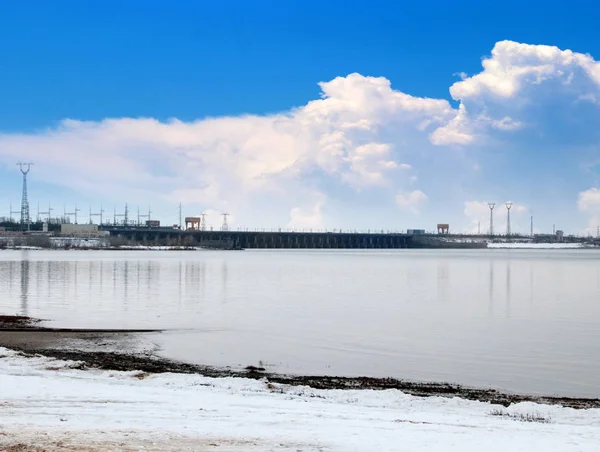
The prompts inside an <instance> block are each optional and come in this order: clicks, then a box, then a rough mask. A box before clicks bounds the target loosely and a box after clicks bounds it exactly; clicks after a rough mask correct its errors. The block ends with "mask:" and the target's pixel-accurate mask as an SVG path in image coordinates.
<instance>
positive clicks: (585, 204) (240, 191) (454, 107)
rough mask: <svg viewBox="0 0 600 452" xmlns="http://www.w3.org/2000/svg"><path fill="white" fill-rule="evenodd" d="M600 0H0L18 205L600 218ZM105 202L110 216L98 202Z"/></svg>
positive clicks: (390, 224)
mask: <svg viewBox="0 0 600 452" xmlns="http://www.w3.org/2000/svg"><path fill="white" fill-rule="evenodd" d="M599 19H600V8H598V7H597V6H595V4H594V3H593V2H591V1H578V2H571V3H570V4H568V6H566V4H565V3H564V2H557V1H545V2H536V1H533V2H514V1H506V2H503V3H502V5H501V6H499V5H497V4H492V3H488V2H476V1H456V2H442V1H430V2H395V1H383V0H379V1H378V0H374V1H369V2H366V1H352V0H346V1H341V0H329V1H327V2H316V1H312V0H303V1H293V0H289V1H286V2H281V1H267V0H255V1H253V2H244V1H205V2H193V1H184V0H182V1H179V2H158V1H135V0H132V1H128V2H117V1H111V0H107V1H103V2H75V1H67V0H64V1H61V2H42V1H31V2H17V1H7V2H2V3H0V216H8V215H9V211H10V207H9V206H10V205H11V203H12V205H13V210H18V205H19V204H20V197H21V176H20V173H19V170H18V167H17V166H16V162H17V161H20V160H21V161H32V162H34V166H33V168H32V170H31V172H30V174H29V200H30V205H31V211H32V214H33V216H34V217H35V215H36V212H37V210H38V207H37V206H38V204H39V205H40V208H39V210H40V211H47V210H48V205H50V206H52V208H53V209H54V210H53V215H54V216H58V215H62V213H63V211H64V210H65V209H66V211H73V210H74V208H75V205H77V207H78V208H79V209H81V210H80V212H79V222H82V221H85V222H87V221H88V220H89V211H90V209H91V210H92V211H93V212H95V213H97V212H99V211H100V209H101V208H102V209H104V210H105V213H104V217H105V218H108V219H111V220H112V218H113V213H114V211H115V209H116V211H117V213H121V214H122V213H123V211H124V208H125V204H127V205H128V208H129V212H130V217H133V218H134V219H135V218H136V215H137V209H138V208H139V209H140V210H141V211H142V212H147V211H148V209H150V210H151V211H152V217H153V218H156V219H160V220H161V221H162V222H163V223H164V224H172V223H178V222H179V204H180V203H181V205H182V212H183V215H184V216H191V215H197V214H199V213H201V212H206V213H207V214H208V222H209V224H211V225H213V226H214V227H215V228H218V227H220V223H221V217H220V214H221V213H223V212H227V213H229V214H230V217H229V223H230V225H231V226H232V227H233V228H259V229H262V228H265V229H273V228H294V229H313V230H317V229H328V230H331V229H342V230H379V229H384V230H405V229H426V230H434V229H435V227H436V224H437V223H449V224H450V229H451V231H452V232H477V231H478V230H480V231H481V232H486V231H487V230H488V228H489V209H488V206H487V203H490V202H493V203H496V208H495V210H494V225H495V230H496V232H502V231H504V230H505V229H506V208H505V205H504V203H505V202H508V201H510V202H513V203H514V204H513V207H512V210H511V222H512V230H513V232H524V233H527V232H529V229H530V218H531V216H533V217H534V229H535V231H536V232H551V231H552V230H553V228H556V229H563V230H565V232H567V233H573V234H588V233H592V234H594V235H595V234H596V231H597V227H598V224H600V190H599V189H598V174H599V168H598V164H599V163H600V147H599V144H600V128H599V127H598V125H599V122H600V121H599V119H600V63H599V62H597V61H596V58H598V59H600V39H599V38H598V35H597V32H596V29H597V23H598V21H599ZM94 218H95V219H94V221H98V218H97V217H94Z"/></svg>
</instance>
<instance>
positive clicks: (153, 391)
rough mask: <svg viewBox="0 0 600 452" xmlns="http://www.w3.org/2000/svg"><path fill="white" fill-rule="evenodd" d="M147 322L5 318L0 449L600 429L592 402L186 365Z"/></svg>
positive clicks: (560, 436) (329, 441) (582, 446)
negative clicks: (139, 326)
mask: <svg viewBox="0 0 600 452" xmlns="http://www.w3.org/2000/svg"><path fill="white" fill-rule="evenodd" d="M2 328H4V330H3V329H2ZM17 329H19V330H17ZM144 334H145V333H140V332H139V331H131V330H112V331H111V330H66V329H61V330H53V329H51V328H45V327H44V326H43V323H42V322H39V321H37V320H36V319H31V318H28V317H16V316H1V317H0V388H2V391H1V393H0V394H1V395H0V405H1V406H2V410H0V449H2V450H13V451H25V450H46V451H64V450H87V451H104V450H130V451H134V450H142V449H143V450H147V451H179V450H195V451H196V450H198V451H209V450H219V451H229V452H233V451H298V450H301V451H340V452H341V451H343V452H349V451H371V450H377V451H382V452H386V451H390V452H391V451H397V450H399V445H402V448H403V449H405V450H423V449H427V450H433V451H444V452H453V451H455V452H459V451H460V452H469V451H471V450H473V451H475V450H477V451H479V450H486V451H492V452H494V451H497V452H504V451H506V450H517V449H519V450H536V449H539V450H544V451H557V452H558V451H560V452H569V451H588V450H589V451H592V450H595V448H596V447H597V438H598V437H599V435H600V401H599V400H591V399H568V398H553V397H529V396H519V395H514V394H502V393H499V392H497V391H493V390H477V389H471V388H463V387H460V386H457V385H450V384H444V383H418V382H407V381H401V380H395V379H375V378H345V377H322V376H293V375H278V374H273V373H270V372H268V371H267V370H266V369H263V368H260V367H253V366H248V367H247V368H245V369H238V370H236V369H230V368H221V369H219V368H212V367H207V366H194V365H189V364H185V363H179V362H174V361H169V360H165V359H159V358H157V357H156V356H155V354H154V352H155V350H152V348H151V347H147V346H146V345H144V341H143V337H144Z"/></svg>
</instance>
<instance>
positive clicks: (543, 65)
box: [450, 41, 600, 100]
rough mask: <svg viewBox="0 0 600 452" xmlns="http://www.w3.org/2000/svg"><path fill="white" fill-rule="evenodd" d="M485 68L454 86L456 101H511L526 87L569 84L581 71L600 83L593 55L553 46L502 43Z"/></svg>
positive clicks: (598, 70) (597, 64) (484, 65)
mask: <svg viewBox="0 0 600 452" xmlns="http://www.w3.org/2000/svg"><path fill="white" fill-rule="evenodd" d="M482 65H483V69H484V70H483V71H482V72H480V73H479V74H476V75H474V76H473V77H469V78H465V79H463V80H461V81H459V82H456V83H455V84H454V85H452V87H451V88H450V94H451V95H452V97H453V98H454V99H457V100H458V99H460V100H465V99H470V98H475V97H479V96H481V95H483V94H489V95H492V96H497V97H501V98H509V97H513V96H515V95H517V94H518V93H519V92H520V91H521V90H522V89H523V86H524V85H527V84H540V83H542V82H543V81H544V80H547V79H551V78H558V79H560V80H562V81H563V82H564V83H565V84H567V85H568V84H570V83H571V82H572V80H573V71H574V70H575V69H578V68H580V69H582V70H583V72H584V73H585V74H586V75H587V76H588V77H589V78H591V79H592V80H594V81H595V82H596V83H598V84H600V64H599V63H597V62H596V61H594V60H593V58H592V57H591V56H589V55H584V54H581V53H576V52H572V51H571V50H560V49H559V48H558V47H554V46H547V45H531V44H521V43H518V42H513V41H501V42H498V43H497V44H496V45H495V46H494V48H493V50H492V55H491V57H489V58H485V59H484V60H483V62H482Z"/></svg>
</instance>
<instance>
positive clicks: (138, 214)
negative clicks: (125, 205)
mask: <svg viewBox="0 0 600 452" xmlns="http://www.w3.org/2000/svg"><path fill="white" fill-rule="evenodd" d="M150 215H152V211H151V210H150V206H148V213H147V214H145V215H141V214H140V208H139V207H138V209H137V222H138V226H142V223H141V221H140V218H145V219H146V220H148V221H150Z"/></svg>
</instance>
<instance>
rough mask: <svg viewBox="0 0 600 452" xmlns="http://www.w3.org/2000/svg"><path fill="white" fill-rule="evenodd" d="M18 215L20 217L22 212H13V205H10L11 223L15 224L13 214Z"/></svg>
mask: <svg viewBox="0 0 600 452" xmlns="http://www.w3.org/2000/svg"><path fill="white" fill-rule="evenodd" d="M16 213H18V214H19V215H20V214H21V211H20V210H13V208H12V203H10V221H11V223H14V219H13V214H16Z"/></svg>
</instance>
